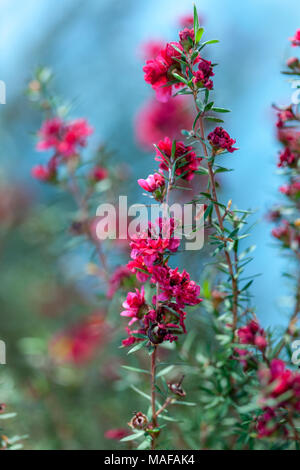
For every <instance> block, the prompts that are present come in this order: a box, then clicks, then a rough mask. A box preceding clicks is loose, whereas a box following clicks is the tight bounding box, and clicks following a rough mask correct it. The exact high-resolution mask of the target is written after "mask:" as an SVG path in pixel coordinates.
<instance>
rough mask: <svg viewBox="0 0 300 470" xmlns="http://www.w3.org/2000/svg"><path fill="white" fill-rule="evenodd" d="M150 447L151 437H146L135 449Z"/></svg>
mask: <svg viewBox="0 0 300 470" xmlns="http://www.w3.org/2000/svg"><path fill="white" fill-rule="evenodd" d="M150 447H151V438H150V437H147V438H146V439H145V440H144V441H143V442H141V444H140V445H139V446H138V447H137V450H145V449H150Z"/></svg>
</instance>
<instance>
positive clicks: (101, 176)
mask: <svg viewBox="0 0 300 470" xmlns="http://www.w3.org/2000/svg"><path fill="white" fill-rule="evenodd" d="M107 177H108V171H107V169H106V168H103V167H101V166H96V167H95V168H93V170H92V171H91V174H90V178H91V180H93V181H95V182H98V181H102V180H105V179H106V178H107Z"/></svg>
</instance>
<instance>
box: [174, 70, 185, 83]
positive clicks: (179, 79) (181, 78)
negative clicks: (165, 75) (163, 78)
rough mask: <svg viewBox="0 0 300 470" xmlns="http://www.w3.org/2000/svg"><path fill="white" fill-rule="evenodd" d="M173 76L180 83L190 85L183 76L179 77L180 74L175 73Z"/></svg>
mask: <svg viewBox="0 0 300 470" xmlns="http://www.w3.org/2000/svg"><path fill="white" fill-rule="evenodd" d="M172 75H173V77H175V78H177V80H178V81H179V82H182V83H184V84H185V85H187V84H188V81H187V80H186V79H185V78H183V77H182V76H181V75H179V74H178V73H176V72H173V73H172Z"/></svg>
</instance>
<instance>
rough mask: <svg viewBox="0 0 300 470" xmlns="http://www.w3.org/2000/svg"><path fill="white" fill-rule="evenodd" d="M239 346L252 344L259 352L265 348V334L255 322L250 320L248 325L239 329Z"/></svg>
mask: <svg viewBox="0 0 300 470" xmlns="http://www.w3.org/2000/svg"><path fill="white" fill-rule="evenodd" d="M237 334H238V337H239V341H240V343H241V344H252V345H254V346H257V347H258V349H260V350H261V351H263V350H265V348H266V347H267V344H268V343H267V340H266V337H265V336H266V334H265V331H264V330H263V328H261V327H260V326H259V324H258V322H257V321H255V320H251V321H250V322H249V323H248V325H246V326H244V327H242V328H240V329H239V330H238V332H237Z"/></svg>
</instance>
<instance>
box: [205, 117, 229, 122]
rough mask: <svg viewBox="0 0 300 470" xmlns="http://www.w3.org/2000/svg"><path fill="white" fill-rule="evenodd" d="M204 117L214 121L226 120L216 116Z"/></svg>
mask: <svg viewBox="0 0 300 470" xmlns="http://www.w3.org/2000/svg"><path fill="white" fill-rule="evenodd" d="M204 119H207V120H208V121H212V122H224V121H223V119H219V118H216V117H215V116H204Z"/></svg>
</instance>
